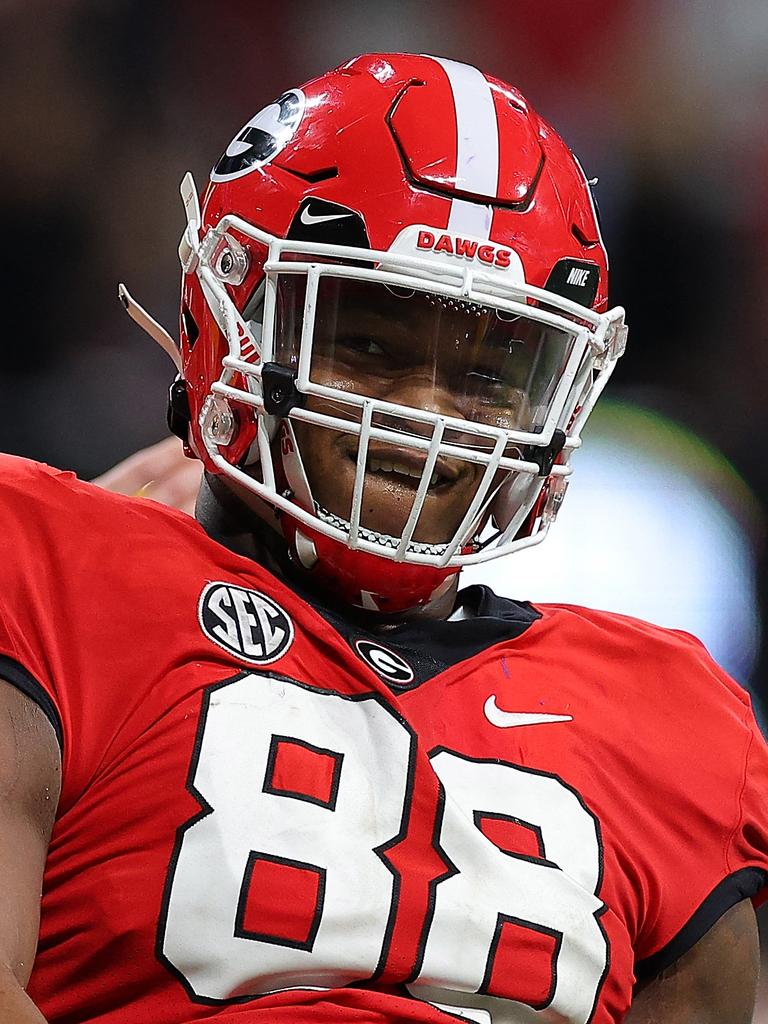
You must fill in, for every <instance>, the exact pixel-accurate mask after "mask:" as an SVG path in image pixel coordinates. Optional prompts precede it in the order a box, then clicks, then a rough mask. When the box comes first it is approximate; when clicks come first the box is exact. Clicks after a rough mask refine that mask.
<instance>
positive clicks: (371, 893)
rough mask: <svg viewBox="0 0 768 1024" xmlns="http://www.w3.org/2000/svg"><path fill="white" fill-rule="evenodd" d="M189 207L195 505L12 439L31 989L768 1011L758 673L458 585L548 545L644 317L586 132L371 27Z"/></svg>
mask: <svg viewBox="0 0 768 1024" xmlns="http://www.w3.org/2000/svg"><path fill="white" fill-rule="evenodd" d="M182 196H183V200H184V205H185V207H186V214H187V226H186V228H185V231H184V235H183V238H182V242H181V246H180V249H179V253H180V258H181V263H182V267H183V271H184V280H183V296H182V306H181V320H180V324H181V327H180V332H181V343H180V348H179V349H177V347H176V346H175V344H174V342H173V341H172V340H171V338H170V337H169V336H168V335H167V334H166V333H165V331H164V330H163V329H162V328H161V327H160V326H159V325H158V324H157V323H156V322H155V321H154V320H152V318H151V317H150V316H149V315H148V314H147V313H146V312H145V311H144V310H143V309H142V308H141V307H140V306H138V304H137V303H135V302H134V300H133V299H132V298H131V296H130V295H129V294H128V292H127V291H125V290H124V289H123V290H122V291H121V295H122V299H123V302H124V304H125V306H126V308H127V309H128V311H129V312H130V313H131V314H132V315H133V316H134V318H135V319H136V320H137V321H139V322H140V323H141V324H142V325H143V326H145V327H146V328H147V330H148V331H149V332H150V333H151V334H152V335H153V336H154V337H155V338H156V339H157V340H158V341H159V342H160V343H161V344H162V345H163V346H164V347H165V348H166V349H167V350H168V352H169V353H170V354H171V356H172V358H173V359H174V361H175V362H176V364H177V367H178V377H177V379H176V381H175V383H174V384H173V386H172V389H171V399H170V422H171V426H172V429H173V431H174V432H175V433H177V434H178V435H179V436H180V437H181V438H182V439H183V441H184V444H185V445H186V448H187V451H188V453H189V454H190V455H193V456H195V457H197V458H198V459H199V460H201V462H202V463H203V466H204V468H205V480H204V483H203V486H202V488H201V492H200V496H199V498H198V502H197V518H198V520H199V522H195V520H193V519H192V518H190V517H189V516H186V515H184V514H182V513H180V512H177V511H174V510H172V509H168V508H165V507H162V506H161V505H159V504H157V503H155V502H151V501H146V500H141V499H139V498H131V497H125V496H121V495H116V494H111V493H108V492H106V491H104V490H101V489H98V488H95V487H93V486H92V485H90V484H85V483H81V482H79V481H77V480H76V479H75V478H74V477H73V476H72V475H70V474H66V473H60V472H57V471H55V470H52V469H50V468H48V467H44V466H39V465H36V464H32V463H29V462H26V461H23V460H19V459H13V458H8V457H6V458H4V459H3V460H2V476H1V477H0V485H1V486H2V505H1V506H0V508H1V512H0V516H1V517H2V530H1V532H0V536H2V558H1V559H0V577H1V579H2V591H1V594H0V602H1V604H0V676H2V678H3V679H4V680H5V684H3V686H2V687H1V688H0V704H1V710H2V714H0V794H1V795H2V799H0V880H1V885H0V899H1V900H2V913H1V914H0V1019H2V1021H4V1022H6V1021H7V1022H10V1024H32V1022H38V1024H39V1022H40V1021H48V1022H49V1024H64V1022H66V1024H75V1022H81V1021H99V1022H100V1024H134V1022H135V1024H146V1022H148V1021H152V1024H188V1022H192V1021H201V1020H212V1019H215V1020H216V1021H218V1022H221V1024H225V1022H226V1024H229V1022H231V1024H252V1022H253V1024H256V1022H259V1021H268V1022H270V1024H272V1022H278V1024H279V1022H286V1024H299V1022H301V1024H329V1022H331V1021H333V1022H350V1024H355V1022H359V1024H363V1022H364V1024H373V1022H374V1021H377V1022H379V1021H385V1022H388V1024H405V1022H420V1024H440V1022H447V1021H449V1020H455V1019H457V1018H459V1019H465V1020H470V1021H476V1022H481V1024H530V1022H533V1021H537V1020H541V1021H542V1022H546V1024H555V1022H557V1024H589V1022H594V1024H616V1022H619V1021H624V1020H627V1021H631V1022H632V1024H643V1022H645V1024H650V1022H652V1021H653V1022H665V1024H694V1022H695V1024H723V1022H725V1021H728V1022H729V1024H746V1022H748V1021H749V1020H750V1019H751V1014H752V1007H753V1003H754V992H755V979H756V972H757V939H756V928H755V917H754V911H753V907H752V901H759V900H760V899H761V898H763V897H764V896H765V895H766V892H768V821H767V820H766V810H767V809H768V805H767V803H766V784H767V783H768V752H767V751H766V746H765V743H764V742H763V740H762V738H761V736H760V734H759V732H758V730H757V727H756V725H755V722H754V718H753V716H752V712H751V709H750V706H749V700H748V698H747V697H746V695H745V694H744V692H743V691H742V690H741V689H740V688H739V687H738V686H737V685H736V684H735V683H733V682H732V681H731V680H729V679H728V678H727V677H726V676H725V675H724V673H723V672H722V671H721V670H720V669H719V668H718V667H717V666H716V665H715V664H713V663H712V661H711V660H710V659H709V658H708V656H707V654H706V653H705V651H704V650H703V649H702V647H701V646H700V645H699V644H698V643H697V642H696V641H695V640H694V639H692V638H691V637H689V636H686V635H682V634H679V633H675V632H669V631H665V630H661V629H658V628H656V627H653V626H649V625H647V624H644V623H642V622H638V621H634V620H630V619H627V618H624V617H621V616H617V615H612V614H607V613H602V612H594V611H589V610H586V609H582V608H573V607H565V606H547V607H534V606H532V605H530V604H526V603H517V602H513V601H510V600H507V599H502V598H498V597H496V596H495V595H494V594H493V593H491V592H490V591H489V590H488V589H486V588H484V587H481V586H476V587H470V588H468V589H465V590H459V589H458V582H459V574H460V571H461V568H462V566H464V565H469V564H473V563H477V562H481V561H483V560H485V559H488V558H492V557H496V556H498V555H503V554H506V553H508V552H512V551H515V550H516V549H519V548H521V547H524V546H526V545H530V544H532V543H535V542H538V541H539V540H541V539H542V538H543V537H544V535H545V534H546V532H547V530H548V529H549V526H550V525H551V523H552V521H553V520H554V518H555V516H556V514H557V511H558V508H559V507H560V504H561V502H562V500H563V497H564V494H565V489H566V485H567V482H568V477H569V474H570V471H571V457H572V454H573V452H574V451H575V449H576V448H577V447H578V445H579V439H580V434H581V430H582V428H583V425H584V422H585V420H586V418H587V417H588V415H589V412H590V410H591V408H592V406H593V405H594V402H595V401H596V399H597V397H598V395H599V393H600V391H601V390H602V388H603V387H604V385H605V383H606V381H607V379H608V377H609V375H610V373H611V370H612V369H613V367H614V365H615V363H616V360H617V359H618V358H619V356H620V355H621V353H622V351H623V347H624V341H625V334H626V331H625V327H624V317H623V311H622V310H621V309H618V308H614V309H609V308H608V301H607V262H606V256H605V251H604V248H603V244H602V241H601V238H600V233H599V229H598V225H597V221H596V217H595V210H594V206H593V203H592V198H591V194H590V186H589V183H588V182H587V180H586V179H585V177H584V174H583V172H582V170H581V168H580V166H579V164H578V163H577V161H576V160H575V158H574V157H573V155H572V154H571V153H570V151H569V150H568V148H567V146H566V145H565V144H564V143H563V141H562V140H561V139H560V138H559V137H558V135H557V134H556V133H555V132H554V131H553V130H552V128H550V127H549V125H548V124H546V122H544V121H543V120H542V119H541V118H540V117H539V116H538V115H537V114H536V113H535V112H534V111H533V110H532V109H531V107H530V105H529V104H528V103H527V102H526V100H525V99H524V98H523V97H522V96H521V95H520V93H519V92H517V91H516V90H515V89H513V88H511V87H510V86H508V85H506V84H504V83H503V82H501V81H499V80H497V79H495V78H492V77H490V76H487V75H484V74H482V73H481V72H480V71H478V70H476V69H475V68H473V67H469V66H467V65H464V64H460V63H457V62H454V61H451V60H443V59H438V58H434V57H427V56H412V55H403V54H391V55H381V54H379V55H368V56H364V57H360V58H357V59H355V60H353V61H350V62H349V63H347V64H345V65H343V66H341V67H340V68H337V69H336V70H334V71H332V72H330V73H329V74H327V75H324V76H322V77H321V78H319V79H317V80H315V81H313V82H310V83H308V84H307V85H305V86H303V87H301V88H295V89H290V90H288V91H287V92H285V93H283V94H282V95H281V96H280V97H279V98H278V99H277V100H276V101H275V102H274V103H271V104H270V105H269V106H267V107H266V108H264V109H263V110H262V111H261V112H260V113H258V114H257V115H256V116H255V117H253V118H252V119H251V120H250V121H249V122H248V124H247V125H246V126H245V127H244V128H243V129H242V131H240V132H239V133H238V134H237V136H236V137H235V138H234V139H233V141H232V142H231V143H230V144H229V146H228V147H227V149H226V151H225V153H224V154H223V155H222V156H221V158H220V159H219V160H218V162H217V163H216V165H215V167H214V169H213V172H212V174H211V181H210V184H209V185H208V187H207V188H206V190H205V192H204V195H203V197H202V202H200V200H199V197H198V193H197V191H196V189H195V187H194V184H193V183H192V181H191V179H190V178H189V177H187V178H186V179H185V181H184V183H183V185H182ZM610 514H611V510H610V509H606V515H610ZM628 543H631V538H628ZM6 684H7V685H6ZM41 885H42V893H43V895H42V908H41V913H40V917H39V938H38V912H39V910H40V890H41ZM36 946H37V953H36V956H35V949H36ZM33 961H34V965H33ZM25 990H26V991H25Z"/></svg>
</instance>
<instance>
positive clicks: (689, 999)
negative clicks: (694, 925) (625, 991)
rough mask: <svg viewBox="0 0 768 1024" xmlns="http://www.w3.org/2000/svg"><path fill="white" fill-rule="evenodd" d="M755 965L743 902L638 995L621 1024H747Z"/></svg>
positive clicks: (750, 921)
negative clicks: (624, 1022) (623, 1023)
mask: <svg viewBox="0 0 768 1024" xmlns="http://www.w3.org/2000/svg"><path fill="white" fill-rule="evenodd" d="M759 961H760V950H759V944H758V936H757V921H756V919H755V912H754V910H753V909H752V904H751V903H750V902H749V900H744V901H743V902H742V903H738V904H736V906H735V907H732V908H731V909H730V910H729V911H727V913H725V914H723V916H722V917H721V918H720V920H719V921H718V922H717V924H715V925H713V927H712V928H711V929H710V930H709V931H708V932H707V934H706V935H705V936H704V937H703V938H702V939H700V940H699V941H698V942H697V943H696V945H695V946H694V947H693V948H692V949H690V950H689V951H688V952H687V953H685V954H684V955H683V956H681V957H680V959H679V960H678V961H677V962H676V963H674V964H672V966H671V967H669V968H667V970H665V971H662V973H661V974H660V975H659V976H658V977H657V978H654V979H653V981H650V982H648V984H647V985H645V987H643V988H642V989H641V990H640V991H639V992H638V994H637V995H636V996H635V999H634V1002H633V1003H632V1009H631V1010H630V1011H629V1013H628V1015H627V1017H626V1018H625V1021H626V1024H751V1021H752V1014H753V1011H754V1008H755V994H756V990H757V976H758V970H759Z"/></svg>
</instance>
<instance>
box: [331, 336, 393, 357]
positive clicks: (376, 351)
mask: <svg viewBox="0 0 768 1024" xmlns="http://www.w3.org/2000/svg"><path fill="white" fill-rule="evenodd" d="M336 346H337V348H341V349H345V350H346V351H347V352H354V353H355V355H358V356H383V355H384V349H383V348H382V347H381V345H380V344H379V343H378V342H377V341H374V340H373V338H371V337H369V336H368V335H365V334H350V335H345V336H343V337H341V338H337V339H336Z"/></svg>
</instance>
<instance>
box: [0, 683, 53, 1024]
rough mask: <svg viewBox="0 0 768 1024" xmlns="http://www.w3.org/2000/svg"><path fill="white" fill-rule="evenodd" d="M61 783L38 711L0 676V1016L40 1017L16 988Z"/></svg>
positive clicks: (28, 1022)
mask: <svg viewBox="0 0 768 1024" xmlns="http://www.w3.org/2000/svg"><path fill="white" fill-rule="evenodd" d="M60 788H61V760H60V754H59V746H58V742H57V740H56V735H55V733H54V730H53V728H52V726H51V724H50V722H49V721H48V719H47V718H46V716H45V714H44V713H43V712H42V711H41V710H40V709H39V708H38V706H37V704H35V703H34V701H32V700H30V699H29V698H28V697H26V696H25V695H24V694H22V693H21V692H20V691H19V690H17V689H16V688H15V687H13V686H10V685H9V684H8V683H5V682H4V681H3V680H1V679H0V1021H2V1022H3V1024H45V1020H44V1018H43V1016H42V1014H41V1013H40V1011H39V1010H38V1009H37V1008H36V1007H35V1006H34V1005H33V1003H32V1000H31V999H30V998H29V997H28V996H27V994H26V992H25V991H24V988H25V986H26V984H27V982H28V981H29V976H30V973H31V971H32V963H33V961H34V958H35V950H36V948H37V935H38V928H39V923H40V891H41V885H42V878H43V868H44V865H45V857H46V852H47V850H48V842H49V840H50V836H51V829H52V828H53V820H54V816H55V812H56V805H57V803H58V799H59V791H60Z"/></svg>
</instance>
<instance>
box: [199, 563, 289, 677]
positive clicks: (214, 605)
mask: <svg viewBox="0 0 768 1024" xmlns="http://www.w3.org/2000/svg"><path fill="white" fill-rule="evenodd" d="M198 618H199V621H200V626H201V628H202V630H203V632H204V633H205V635H206V636H207V637H208V639H209V640H212V641H213V642H214V643H215V644H218V645H219V647H223V648H224V650H225V651H228V652H229V653H230V654H234V655H235V657H237V658H242V660H243V661H248V662H250V663H251V664H252V665H269V664H270V663H271V662H273V661H277V659H278V658H282V656H283V655H284V654H285V653H286V651H287V650H288V648H289V647H290V646H291V644H292V643H293V623H292V621H291V619H290V618H289V616H288V614H287V612H285V611H284V610H283V609H282V608H281V607H280V605H279V604H277V602H275V601H273V600H272V598H270V597H267V595H266V594H262V593H260V592H259V591H258V590H247V589H246V588H245V587H238V586H236V585H235V584H233V583H218V582H217V583H209V584H208V585H207V587H206V588H205V589H204V590H203V592H202V594H201V595H200V602H199V605H198Z"/></svg>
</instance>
